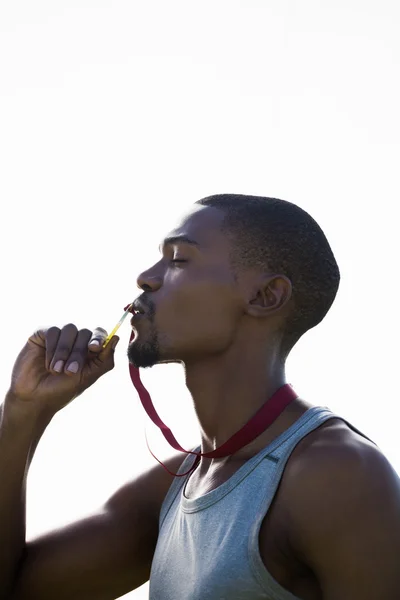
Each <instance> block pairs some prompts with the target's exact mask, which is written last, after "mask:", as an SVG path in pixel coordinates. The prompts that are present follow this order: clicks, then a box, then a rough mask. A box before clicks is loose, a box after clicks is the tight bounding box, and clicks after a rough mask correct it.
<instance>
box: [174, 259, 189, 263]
mask: <svg viewBox="0 0 400 600" xmlns="http://www.w3.org/2000/svg"><path fill="white" fill-rule="evenodd" d="M171 262H172V263H185V262H188V261H187V259H186V258H173V259H172V260H171Z"/></svg>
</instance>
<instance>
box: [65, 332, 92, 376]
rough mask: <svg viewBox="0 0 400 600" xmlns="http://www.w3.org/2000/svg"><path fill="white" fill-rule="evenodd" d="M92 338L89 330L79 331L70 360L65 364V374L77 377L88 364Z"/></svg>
mask: <svg viewBox="0 0 400 600" xmlns="http://www.w3.org/2000/svg"><path fill="white" fill-rule="evenodd" d="M91 337H92V332H91V331H90V330H89V329H81V330H80V331H78V333H77V336H76V338H75V342H74V345H73V347H72V350H71V352H70V355H69V357H68V360H67V361H66V363H65V368H64V372H65V373H66V374H67V375H76V373H79V372H80V371H81V369H82V368H83V367H84V365H85V364H86V363H87V359H88V344H89V340H90V338H91Z"/></svg>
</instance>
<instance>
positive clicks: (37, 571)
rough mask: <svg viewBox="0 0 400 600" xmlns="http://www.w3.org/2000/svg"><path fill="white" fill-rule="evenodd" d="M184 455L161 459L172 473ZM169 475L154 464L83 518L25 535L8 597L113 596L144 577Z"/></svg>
mask: <svg viewBox="0 0 400 600" xmlns="http://www.w3.org/2000/svg"><path fill="white" fill-rule="evenodd" d="M183 458H184V457H183V456H182V454H181V453H179V455H174V456H172V457H171V458H169V459H167V460H166V461H165V465H166V466H167V468H168V469H169V470H170V471H171V472H173V473H176V472H177V471H178V469H179V467H180V465H181V463H182V461H183ZM173 479H174V477H173V476H172V475H170V474H169V473H168V472H167V471H166V470H165V469H164V468H163V467H162V466H161V465H159V464H157V465H156V466H155V467H153V468H152V469H149V470H148V471H146V472H144V473H142V474H140V475H139V476H138V477H135V478H134V479H133V480H132V481H130V482H128V483H126V484H125V485H123V486H122V487H121V488H120V489H119V490H118V491H117V492H116V493H115V494H113V495H112V496H111V498H110V499H109V500H108V501H107V502H106V503H105V505H104V506H102V507H101V508H100V509H99V510H98V511H95V512H94V513H93V514H91V515H89V516H88V517H87V518H84V519H81V520H79V521H76V522H75V523H71V524H69V525H67V526H65V527H62V528H60V529H56V530H53V531H50V532H49V533H46V534H44V535H41V536H39V537H38V538H36V539H34V540H32V541H29V542H28V543H27V544H26V546H25V551H24V556H23V559H22V561H21V566H20V569H19V572H18V574H17V577H16V585H15V589H14V592H13V596H12V600H39V599H40V600H50V599H52V600H53V599H54V598H57V599H58V600H63V599H65V600H67V599H68V598H74V599H75V600H113V599H114V598H119V597H120V596H122V595H124V594H127V593H128V592H130V591H132V590H134V589H136V588H137V587H139V586H140V585H142V584H143V583H145V582H146V581H148V579H149V576H150V567H151V563H152V560H153V555H154V551H155V548H156V544H157V539H158V518H159V513H160V509H161V506H162V503H163V500H164V498H165V495H166V494H167V492H168V489H169V487H170V485H171V484H172V481H173Z"/></svg>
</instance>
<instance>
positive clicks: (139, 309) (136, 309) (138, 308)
mask: <svg viewBox="0 0 400 600" xmlns="http://www.w3.org/2000/svg"><path fill="white" fill-rule="evenodd" d="M131 313H132V314H133V315H134V316H137V315H144V314H145V313H146V310H145V308H144V306H143V304H142V303H141V302H140V301H139V300H135V301H134V302H133V303H132V308H131Z"/></svg>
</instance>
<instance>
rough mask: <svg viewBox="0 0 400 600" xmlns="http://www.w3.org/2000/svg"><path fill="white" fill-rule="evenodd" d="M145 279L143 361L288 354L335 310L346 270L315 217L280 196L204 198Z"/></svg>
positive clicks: (138, 360) (138, 342)
mask: <svg viewBox="0 0 400 600" xmlns="http://www.w3.org/2000/svg"><path fill="white" fill-rule="evenodd" d="M161 251H162V257H161V259H160V261H159V262H157V263H156V264H155V265H153V266H152V267H151V268H150V269H149V270H147V271H146V272H144V273H142V274H141V275H140V276H139V278H138V286H139V287H140V288H141V289H142V290H143V292H144V293H143V294H142V295H141V297H140V299H139V300H140V301H141V303H142V308H144V310H145V314H144V315H142V316H138V317H134V318H133V321H132V322H133V326H134V329H135V330H136V333H137V335H136V337H135V340H134V341H133V342H132V344H131V345H130V346H129V350H128V357H129V360H130V361H131V362H133V363H134V364H136V365H137V366H152V365H153V364H155V363H157V362H184V363H185V364H188V363H190V362H193V361H204V360H208V359H210V358H212V357H213V356H216V355H222V354H224V353H226V352H229V350H230V349H231V348H232V347H233V346H234V345H236V346H238V347H239V348H243V351H244V352H245V351H246V347H247V345H248V344H250V345H258V346H259V347H262V345H265V346H267V345H274V346H275V349H276V351H277V353H278V354H279V356H280V358H281V360H282V361H284V360H285V359H286V357H287V355H288V353H289V352H290V350H291V348H292V347H293V346H294V344H295V343H296V342H297V341H298V339H299V338H300V337H301V336H302V335H303V334H304V333H305V332H306V331H307V330H308V329H311V328H312V327H314V326H315V325H317V324H318V323H319V322H320V321H321V320H322V319H323V318H324V316H325V314H326V313H327V312H328V310H329V308H330V306H331V304H332V302H333V300H334V298H335V295H336V292H337V289H338V285H339V279H340V275H339V269H338V266H337V264H336V261H335V258H334V256H333V253H332V251H331V249H330V246H329V244H328V241H327V240H326V237H325V235H324V233H323V232H322V230H321V228H320V227H319V226H318V224H317V223H316V222H315V221H314V219H312V217H310V215H308V214H307V213H306V212H305V211H304V210H302V209H301V208H299V207H298V206H296V205H294V204H291V203H290V202H286V201H283V200H278V199H275V198H263V197H258V196H244V195H237V194H223V195H217V196H210V197H208V198H203V199H202V200H199V201H198V202H197V203H196V204H195V206H194V208H193V210H192V211H191V212H190V213H189V215H187V216H186V217H185V218H184V219H183V220H182V222H181V223H180V224H179V226H178V227H177V228H176V229H175V230H174V231H172V232H171V234H169V235H168V236H167V238H166V239H165V240H164V243H163V244H162V247H161Z"/></svg>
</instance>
